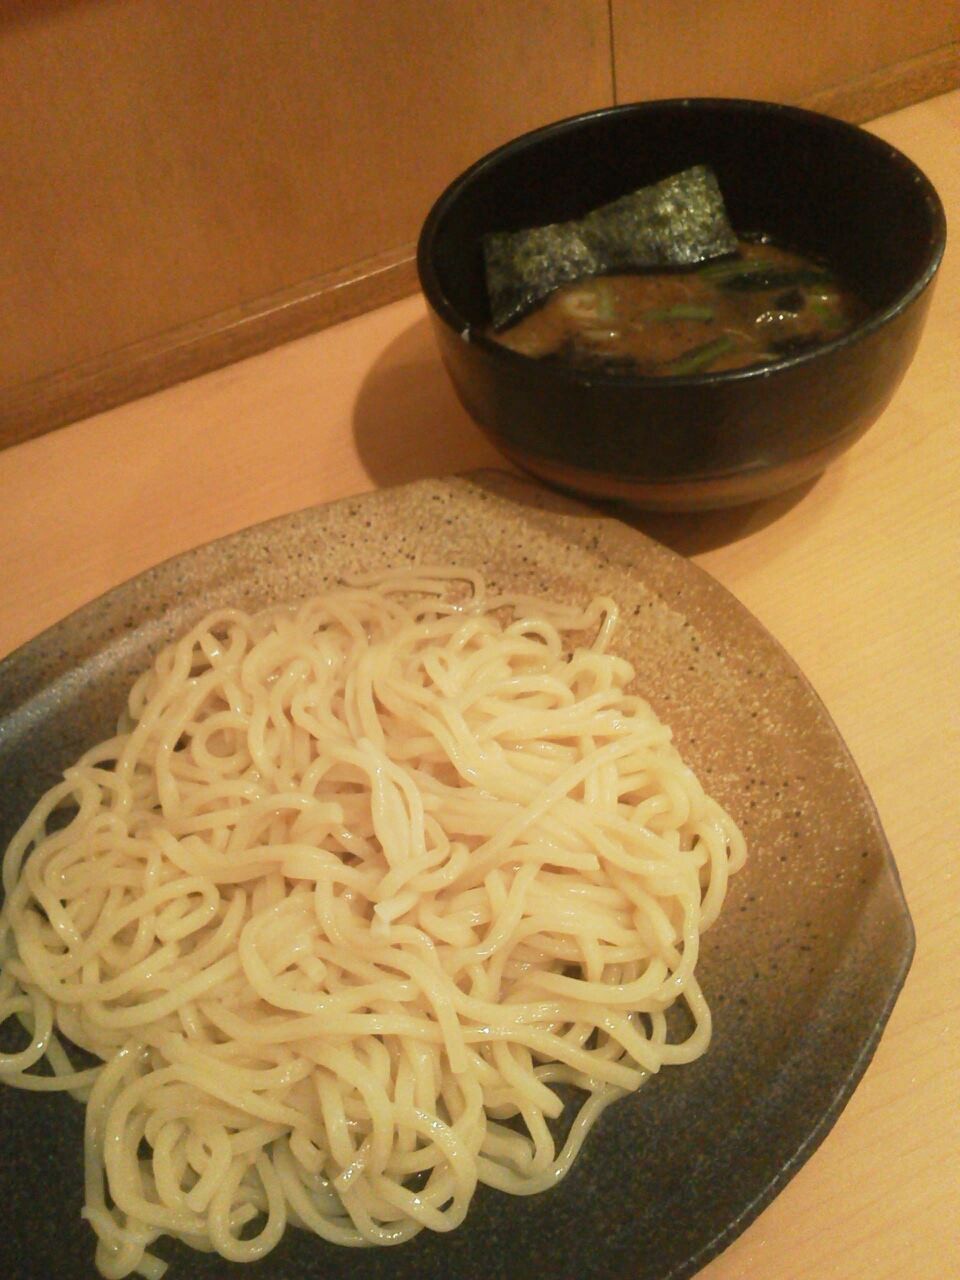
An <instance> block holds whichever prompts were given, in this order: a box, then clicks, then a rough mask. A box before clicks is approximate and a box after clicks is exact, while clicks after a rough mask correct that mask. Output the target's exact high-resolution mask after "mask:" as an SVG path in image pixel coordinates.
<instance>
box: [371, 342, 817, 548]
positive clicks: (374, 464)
mask: <svg viewBox="0 0 960 1280" xmlns="http://www.w3.org/2000/svg"><path fill="white" fill-rule="evenodd" d="M353 431H354V438H355V440H356V445H357V452H358V453H359V455H360V458H361V461H362V462H363V465H364V468H365V469H366V471H367V474H368V475H369V476H370V478H371V480H373V481H374V482H375V484H376V485H377V486H378V487H386V486H388V485H394V484H405V483H408V482H410V481H412V480H421V479H425V478H427V477H430V476H439V475H450V474H451V473H453V472H459V471H470V470H473V469H475V468H480V467H495V468H497V469H499V470H505V471H513V470H514V468H513V467H512V466H511V465H510V464H509V463H507V462H506V461H505V460H504V459H503V458H502V457H501V456H500V454H499V453H498V452H497V451H496V449H495V448H494V447H493V445H492V444H490V443H489V442H488V441H487V439H486V438H485V436H484V435H483V434H482V433H481V431H480V430H479V428H478V427H477V426H476V425H475V424H474V423H473V421H472V420H471V418H470V417H469V416H468V414H467V413H466V411H465V410H464V409H463V407H462V406H461V404H460V402H459V401H458V400H457V398H456V395H455V393H454V391H453V388H452V386H451V385H450V380H449V378H448V377H447V374H446V371H445V370H444V368H443V365H442V364H441V362H440V357H439V355H438V354H437V349H436V346H435V345H434V341H433V335H432V333H431V331H430V324H429V321H428V320H426V319H423V320H418V321H417V322H416V323H415V324H413V325H411V326H410V328H409V329H405V330H404V331H403V332H402V333H401V334H400V335H399V336H398V337H397V338H395V339H394V340H393V342H392V343H391V344H390V345H389V346H388V347H387V348H386V350H385V351H384V352H383V354H382V355H381V356H380V358H379V359H378V360H377V362H376V363H375V364H374V365H373V367H372V368H371V370H370V372H369V373H368V374H367V377H366V378H365V380H364V382H363V384H362V386H361V388H360V392H359V394H358V396H357V403H356V408H355V410H354V418H353ZM815 484H816V481H815V480H811V481H808V482H807V484H805V485H803V486H801V487H800V488H798V489H795V490H793V491H792V492H790V493H787V494H782V495H780V496H779V497H775V498H769V499H767V500H766V501H764V502H754V503H750V504H748V505H746V506H742V507H730V508H726V509H724V510H720V511H700V512H685V513H676V514H674V513H661V512H647V511H636V510H633V509H632V508H630V507H628V506H626V505H625V504H623V503H594V504H592V507H591V509H592V510H593V511H595V512H596V514H597V515H599V516H613V517H615V518H616V519H618V520H622V521H624V523H626V524H629V525H631V526H632V527H633V528H635V529H639V530H640V531H641V532H642V533H645V534H647V536H648V537H651V538H655V539H656V541H657V542H662V543H663V544H664V545H666V546H668V547H671V548H672V549H673V550H674V551H677V552H679V553H680V554H681V555H685V556H691V555H696V554H698V553H700V552H703V551H709V550H711V549H712V548H714V547H719V546H724V545H726V544H728V543H733V542H738V541H740V540H741V539H742V538H746V537H748V536H750V535H751V534H753V533H756V532H757V531H758V530H760V529H763V528H765V527H766V526H767V525H769V524H772V523H773V522H774V521H776V520H778V519H779V518H780V517H781V516H783V515H784V514H785V513H786V512H788V511H789V510H790V509H791V508H792V507H794V506H795V505H796V504H797V503H798V502H799V501H801V500H802V499H803V497H804V496H805V495H806V494H807V493H808V492H809V491H810V490H811V489H812V488H813V486H814V485H815Z"/></svg>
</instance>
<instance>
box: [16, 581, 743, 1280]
mask: <svg viewBox="0 0 960 1280" xmlns="http://www.w3.org/2000/svg"><path fill="white" fill-rule="evenodd" d="M616 627H617V608H616V605H615V603H614V602H613V601H612V600H609V599H605V598H598V599H595V600H593V601H592V602H590V603H589V604H588V605H587V606H586V607H585V608H576V607H572V606H569V605H561V604H556V603H551V602H548V601H544V600H540V599H535V598H532V597H526V596H519V595H511V596H498V595H496V594H494V593H492V592H491V590H490V589H489V588H488V586H487V585H486V583H485V581H484V579H483V578H482V577H481V576H480V575H479V574H477V573H474V572H473V571H470V570H465V569H461V568H456V567H434V568H414V569H403V570H396V571H390V572H386V573H381V574H379V575H376V576H375V577H374V576H371V577H369V578H364V579H355V580H352V581H351V582H350V583H349V584H346V585H339V586H336V587H333V588H331V589H330V590H328V591H326V592H325V593H324V594H322V595H319V596H317V597H316V598H315V599H312V600H309V601H307V602H306V603H304V604H302V605H300V606H295V607H277V608H273V609H270V610H268V611H266V612H263V613H260V614H257V615H248V614H246V613H243V612H241V611H239V610H232V609H226V610H218V611H216V612H214V613H211V614H210V615H209V616H208V617H206V618H204V619H203V620H202V621H201V622H199V623H197V624H196V625H195V626H194V627H193V628H192V630H191V631H190V632H189V633H188V634H187V635H186V636H184V637H183V638H182V639H181V640H179V641H178V642H177V643H175V644H171V645H170V646H168V647H167V648H165V649H164V650H163V651H162V652H161V653H160V655H159V656H158V657H157V659H156V661H155V662H154V663H153V665H152V667H151V668H150V669H149V670H148V671H147V672H146V673H145V674H144V675H143V676H142V677H141V678H140V679H139V680H138V681H137V682H136V684H135V685H134V687H133V689H132V691H131V693H130V695H129V700H128V705H127V708H126V711H125V713H124V716H123V718H122V721H121V724H120V726H119V729H118V732H117V734H116V736H115V737H113V738H111V739H110V740H108V741H106V742H104V743H102V744H100V745H99V746H96V747H94V748H93V749H92V750H90V751H88V752H87V753H86V754H85V755H84V756H83V757H82V758H81V759H80V760H79V761H78V762H77V763H76V764H75V765H74V766H73V767H72V768H69V769H67V770H66V772H65V774H64V776H63V780H62V781H60V782H59V783H57V784H56V785H55V786H54V787H53V788H51V789H50V791H48V792H47V794H46V795H45V796H43V797H42V798H41V800H40V801H39V802H38V803H37V805H36V807H35V808H34V810H33V812H32V813H31V814H30V816H29V817H28V818H27V820H26V822H25V823H24V824H23V826H22V828H21V829H20V831H19V832H18V833H17V835H16V836H15V837H14V839H13V840H12V842H11V844H10V845H9V847H8V849H7V852H6V857H5V861H4V867H3V884H4V890H5V895H6V900H5V903H4V906H3V908H2V912H0V962H2V975H0V1018H2V1019H3V1020H6V1019H13V1020H15V1021H17V1022H18V1023H19V1024H20V1026H21V1028H22V1034H21V1039H20V1044H21V1045H22V1046H23V1047H22V1048H20V1049H19V1050H18V1051H16V1052H11V1053H9V1054H6V1055H5V1056H0V1080H3V1081H5V1082H6V1083H8V1084H11V1085H16V1086H18V1087H21V1088H25V1089H34V1090H48V1089H64V1090H69V1091H71V1092H72V1093H73V1095H74V1096H75V1097H77V1098H78V1099H80V1100H81V1101H83V1102H84V1103H85V1106H86V1131H85V1157H84V1158H85V1208H84V1215H85V1217H86V1218H87V1220H88V1221H89V1223H90V1226H91V1227H92V1228H93V1230H94V1232H95V1233H96V1236H97V1242H98V1243H97V1265H98V1267H99V1269H100V1271H101V1273H102V1274H103V1275H104V1276H106V1277H123V1276H127V1275H131V1274H134V1273H136V1274H139V1275H142V1276H144V1277H147V1278H148V1280H153V1278H155V1277H159V1276H160V1275H162V1273H163V1271H164V1270H165V1264H164V1263H163V1262H161V1261H160V1260H159V1258H158V1257H157V1256H155V1255H154V1254H153V1252H152V1251H151V1246H152V1245H153V1242H154V1241H155V1240H156V1239H157V1238H158V1237H159V1236H162V1235H168V1236H172V1237H177V1238H179V1239H181V1240H183V1241H184V1242H186V1243H187V1244H188V1245H191V1246H193V1247H195V1248H198V1249H204V1250H216V1251H217V1252H219V1253H220V1254H221V1255H222V1256H223V1257H224V1258H226V1259H228V1260H232V1261H249V1260H252V1259H255V1258H258V1257H261V1256H263V1255H264V1254H266V1253H267V1252H269V1250H271V1249H272V1248H273V1247H274V1246H275V1245H276V1244H277V1242H278V1241H279V1239H280V1238H281V1236H282V1234H283V1232H284V1230H285V1229H286V1226H287V1225H288V1224H293V1225H294V1226H298V1227H301V1228H305V1229H307V1230H309V1231H313V1232H315V1233H316V1234H317V1235H319V1236H321V1237H323V1238H324V1239H325V1240H328V1241H331V1242H333V1243H335V1244H340V1245H367V1244H381V1245H387V1244H397V1243H400V1242H402V1241H404V1240H408V1239H410V1238H411V1237H412V1236H414V1235H415V1234H416V1233H417V1232H419V1231H421V1230H422V1229H424V1228H426V1229H429V1230H432V1231H449V1230H451V1229H453V1228H455V1227H457V1226H458V1225H459V1224H460V1223H461V1222H462V1221H463V1220H464V1217H465V1216H466V1214H467V1211H468V1208H469V1205H470V1202H471V1199H472V1197H473V1195H474V1192H475V1190H476V1188H477V1185H478V1184H479V1183H485V1184H487V1185H488V1186H491V1187H496V1188H499V1189H500V1190H501V1191H504V1192H509V1193H511V1194H514V1195H529V1194H532V1193H535V1192H539V1191H542V1190H545V1189H547V1188H549V1187H551V1186H553V1185H555V1184H556V1183H557V1182H558V1181H559V1180H560V1179H561V1178H562V1177H563V1176H564V1175H565V1174H566V1173H567V1171H568V1170H569V1168H570V1166H571V1164H572V1163H573V1161H574V1159H575V1158H576V1156H577V1153H578V1152H579V1150H580V1148H581V1146H582V1144H583V1142H584V1141H585V1139H586V1137H587V1135H588V1133H589V1130H590V1128H591V1126H592V1125H593V1124H594V1122H595V1121H596V1119H597V1117H598V1116H599V1115H600V1113H601V1112H602V1111H603V1109H604V1108H605V1107H606V1106H607V1105H608V1104H610V1103H611V1102H613V1101H614V1100H615V1099H618V1098H620V1097H622V1096H623V1095H624V1094H625V1093H627V1092H629V1091H632V1090H635V1089H636V1088H638V1087H639V1086H640V1085H641V1084H642V1083H643V1081H644V1080H645V1079H646V1078H647V1076H648V1075H649V1074H650V1073H652V1072H656V1071H658V1070H659V1069H660V1068H661V1066H663V1065H665V1064H672V1063H683V1062H689V1061H692V1060H693V1059H695V1058H696V1057H698V1056H699V1055H700V1054H702V1053H703V1052H704V1051H705V1049H706V1048H707V1045H708V1043H709V1040H710V1029H711V1027H710V1012H709V1008H708V1006H707V1003H706V1001H705V999H704V997H703V995H702V993H701V990H700V987H699V985H698V983H697V978H696V964H697V958H698V950H699V940H700V935H701V933H702V932H703V930H704V929H706V928H707V927H709V925H710V924H711V923H712V922H713V920H714V919H715V918H716V916H717V913H718V912H719V910H720V908H721V905H722V902H723V898H724V894H725V892H726V886H727V879H728V876H729V874H730V873H731V872H734V871H736V870H737V869H738V867H739V866H740V865H741V864H742V862H743V859H744V847H743V841H742V838H741V836H740V834H739V832H738V830H737V828H736V826H735V824H734V822H733V821H732V819H731V818H730V817H729V816H728V815H727V814H726V813H725V812H724V811H723V809H722V808H721V807H720V806H719V805H718V804H717V803H716V802H715V801H713V800H711V799H710V798H709V797H708V796H707V795H706V794H705V793H704V791H703V789H702V787H701V786H700V784H699V782H698V781H697V779H696V777H695V776H694V774H693V773H692V772H691V770H690V769H689V768H687V767H686V766H685V765H684V763H683V761H682V760H681V759H680V757H679V755H678V754H677V751H676V750H675V748H674V746H673V745H672V742H671V736H670V732H669V730H668V729H667V728H666V727H665V726H664V725H663V724H662V723H661V722H660V721H659V720H658V719H657V717H656V716H655V715H654V713H653V711H652V710H651V708H650V707H649V705H648V704H647V703H646V702H645V701H644V700H643V699H642V698H641V697H640V696H639V695H638V694H637V693H636V692H635V691H634V690H633V687H632V682H633V680H634V671H633V668H632V667H631V665H630V663H628V662H627V661H626V660H625V659H624V658H622V657H620V656H618V655H617V654H616V652H615V649H614V647H613V646H614V642H615V638H616ZM678 1002H680V1003H682V1005H684V1006H685V1014H684V1016H682V1017H679V1018H677V1017H676V1015H674V1016H672V1017H670V1018H669V1020H668V1012H669V1010H670V1009H671V1008H672V1007H673V1006H674V1005H675V1004H677V1003H678ZM668 1021H669V1026H668ZM24 1041H28V1043H24ZM70 1046H78V1047H79V1048H80V1049H82V1050H85V1051H86V1052H87V1053H88V1054H90V1055H93V1056H94V1058H95V1059H96V1060H98V1062H99V1063H100V1064H101V1065H95V1066H92V1067H88V1066H84V1067H82V1068H76V1069H75V1067H74V1066H73V1065H72V1062H71V1058H70V1056H69V1047H70ZM570 1087H572V1089H574V1090H576V1091H578V1095H577V1096H578V1097H579V1102H578V1103H577V1107H576V1108H574V1111H575V1112H576V1114H575V1117H574V1119H573V1121H572V1123H571V1122H570V1119H569V1107H568V1108H567V1115H566V1119H565V1121H562V1117H563V1115H564V1111H565V1108H564V1103H563V1100H562V1097H561V1092H558V1090H561V1091H564V1096H566V1097H569V1096H570V1095H569V1093H566V1090H567V1089H568V1088H570ZM558 1122H561V1123H560V1127H559V1128H558V1127H557V1125H558Z"/></svg>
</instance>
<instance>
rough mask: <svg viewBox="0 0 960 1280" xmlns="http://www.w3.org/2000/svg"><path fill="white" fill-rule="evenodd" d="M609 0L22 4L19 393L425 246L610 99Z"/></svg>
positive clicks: (13, 192)
mask: <svg viewBox="0 0 960 1280" xmlns="http://www.w3.org/2000/svg"><path fill="white" fill-rule="evenodd" d="M610 77H611V65H610V54H609V16H608V12H607V6H606V4H605V3H600V2H599V0H575V2H573V3H571V2H570V0H524V3H523V4H519V5H518V4H515V3H514V0H481V2H477V0H470V3H464V2H463V0H383V2H381V0H377V2H375V3H374V2H372V0H284V2H283V3H276V2H275V0H242V3H238V2H237V0H191V2H190V3H189V4H187V3H183V4H173V3H170V0H77V2H75V3H59V4H51V3H48V2H47V0H21V2H20V3H13V4H10V3H8V4H5V5H4V6H3V7H0V86H2V87H0V95H2V107H0V173H2V174H3V181H2V183H0V245H2V253H0V299H2V309H0V388H2V387H10V386H11V385H15V384H21V383H24V382H27V381H30V380H35V379H38V378H43V377H45V376H47V375H50V374H53V373H55V372H56V371H59V370H63V369H64V368H68V367H70V366H73V365H75V364H77V363H78V362H84V361H89V360H91V359H93V358H95V357H98V356H102V355H104V353H109V352H113V351H116V350H117V349H118V348H122V347H125V346H126V345H128V344H131V343H139V342H142V341H144V340H146V339H149V338H151V337H153V336H155V335H158V334H162V333H164V332H165V331H167V330H170V329H173V328H175V327H177V326H181V325H185V324H189V323H191V322H196V321H200V320H203V319H204V318H206V317H209V316H212V315H215V314H218V313H221V312H224V311H227V310H228V309H230V308H236V307H239V306H243V305H244V304H248V303H250V302H251V301H252V300H256V299H260V298H263V297H265V296H267V295H272V294H276V293H277V292H278V291H283V290H285V289H288V288H290V287H292V286H296V285H297V284H298V283H299V282H304V281H309V280H311V279H313V278H317V277H323V276H325V275H326V274H327V273H330V272H333V271H336V270H337V269H339V268H343V267H346V266H347V265H348V264H352V263H358V262H360V261H361V260H365V259H369V258H372V257H376V256H378V255H381V254H383V253H384V252H387V251H389V250H395V249H396V248H397V247H398V246H407V247H409V245H410V243H411V241H412V240H413V239H414V238H415V236H416V233H417V231H418V229H419V225H420V222H421V221H422V218H423V216H424V214H425V213H426V210H427V207H428V205H429V202H430V200H431V199H432V197H433V196H435V195H436V194H438V192H439V190H440V188H441V186H442V185H443V184H444V183H445V182H446V181H448V180H449V179H450V178H451V177H453V176H454V174H455V173H456V172H457V171H458V170H459V169H460V168H462V167H463V166H464V165H466V164H467V163H468V162H469V161H471V160H473V159H475V158H476V157H478V156H479V155H481V154H482V153H483V152H484V151H485V150H487V149H488V148H489V147H491V146H493V145H495V144H496V143H498V142H500V141H504V140H506V139H507V138H509V137H511V136H513V135H514V134H516V133H518V132H521V131H523V130H524V129H527V128H529V127H532V126H534V125H536V124H539V123H543V122H545V121H547V120H549V119H552V118H554V117H556V116H558V115H564V114H568V113H572V112H576V111H579V110H584V109H587V108H589V107H593V106H598V105H602V104H604V103H605V102H608V101H609V100H610V97H611V79H610Z"/></svg>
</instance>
